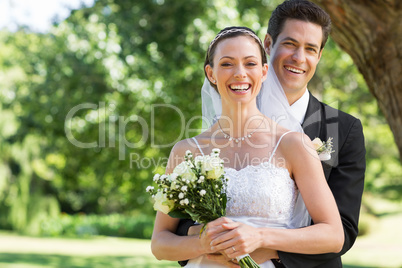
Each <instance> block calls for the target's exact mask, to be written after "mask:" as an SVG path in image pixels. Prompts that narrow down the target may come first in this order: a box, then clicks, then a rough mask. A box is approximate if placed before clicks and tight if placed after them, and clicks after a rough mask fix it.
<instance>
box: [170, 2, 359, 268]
mask: <svg viewBox="0 0 402 268" xmlns="http://www.w3.org/2000/svg"><path fill="white" fill-rule="evenodd" d="M330 27H331V19H330V17H329V15H328V14H327V13H326V12H325V11H324V10H322V9H321V8H320V7H319V6H317V5H315V4H313V3H311V2H309V1H307V0H286V1H285V2H283V3H282V4H280V5H279V6H278V7H277V8H276V9H275V10H274V12H273V13H272V16H271V18H270V20H269V24H268V33H267V35H266V36H265V40H264V45H265V49H266V51H267V53H268V55H270V61H271V64H272V67H273V68H274V70H275V73H276V75H277V76H278V79H279V81H280V82H281V85H282V87H283V89H284V91H285V94H286V97H287V99H288V101H289V104H290V105H291V110H292V113H293V114H294V115H295V116H296V117H297V119H298V120H299V121H300V123H301V124H302V126H303V129H304V132H305V133H306V134H307V135H308V136H309V137H310V138H311V139H314V138H316V137H319V138H320V139H321V140H323V141H324V140H325V141H326V140H327V139H328V138H330V137H332V138H333V144H334V147H333V149H334V150H335V152H334V153H332V157H331V159H330V160H328V161H325V162H322V166H323V169H324V173H325V177H326V179H327V182H328V185H329V187H330V189H331V191H332V193H333V195H334V197H335V200H336V202H337V205H338V209H339V212H340V215H341V219H342V224H343V228H344V233H345V242H344V246H343V249H342V251H341V252H339V253H329V254H317V255H308V254H295V253H288V252H277V256H276V257H277V259H275V260H273V262H274V264H275V266H276V267H292V268H293V267H294V268H298V267H303V268H305V267H306V268H307V267H322V268H324V267H325V268H339V267H342V262H341V258H340V256H341V255H343V254H344V253H345V252H346V251H348V250H349V249H350V248H351V247H352V245H353V243H354V242H355V239H356V237H357V234H358V220H359V212H360V205H361V197H362V194H363V187H364V172H365V147H364V137H363V131H362V125H361V123H360V120H358V119H356V118H354V117H353V116H351V115H349V114H346V113H344V112H341V111H339V110H336V109H334V108H331V107H329V106H327V105H326V104H324V103H321V102H320V101H318V100H317V99H316V98H315V97H314V96H313V95H311V93H310V92H309V91H308V90H307V84H308V82H309V81H310V80H311V78H312V77H313V75H314V73H315V70H316V67H317V64H318V62H319V60H320V58H321V55H322V51H323V48H324V46H325V43H326V41H327V39H328V35H329V32H330ZM191 224H192V223H191V222H185V221H181V222H180V224H179V227H178V229H177V234H179V235H187V233H188V229H189V227H190V226H191ZM313 224H314V223H313Z"/></svg>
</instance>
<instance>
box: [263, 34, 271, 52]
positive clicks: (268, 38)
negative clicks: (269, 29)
mask: <svg viewBox="0 0 402 268" xmlns="http://www.w3.org/2000/svg"><path fill="white" fill-rule="evenodd" d="M271 48H272V37H271V35H270V34H269V33H267V34H266V35H265V38H264V49H265V52H267V54H268V55H269V56H271Z"/></svg>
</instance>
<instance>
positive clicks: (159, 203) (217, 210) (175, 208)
mask: <svg viewBox="0 0 402 268" xmlns="http://www.w3.org/2000/svg"><path fill="white" fill-rule="evenodd" d="M219 153H220V151H219V149H214V150H213V151H212V153H211V154H210V155H205V156H197V157H195V158H193V155H192V153H191V152H190V151H187V152H186V155H185V157H184V158H185V161H183V162H182V163H180V164H179V165H178V166H176V167H175V168H174V170H173V173H172V174H169V175H160V174H155V176H154V182H155V183H157V185H158V188H157V189H155V188H154V187H153V186H148V187H147V192H149V193H150V194H151V195H152V198H153V199H154V201H155V203H154V209H155V210H159V211H161V212H163V213H165V214H168V215H169V216H171V217H173V218H182V219H192V220H194V221H197V222H199V223H204V224H206V223H208V222H210V221H213V220H215V219H217V218H219V217H222V216H225V214H226V203H227V195H226V187H227V178H226V177H225V176H224V168H223V160H222V159H221V158H220V157H219Z"/></svg>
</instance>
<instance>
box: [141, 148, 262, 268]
mask: <svg viewBox="0 0 402 268" xmlns="http://www.w3.org/2000/svg"><path fill="white" fill-rule="evenodd" d="M219 153H220V150H219V149H213V150H212V153H211V154H210V155H204V156H197V157H195V158H193V155H192V153H191V152H190V151H186V155H185V157H184V159H185V160H184V161H183V162H182V163H180V164H179V165H178V166H176V167H175V168H174V170H173V173H172V174H168V175H160V174H155V175H154V178H153V180H154V182H155V183H156V184H157V185H158V187H157V189H155V187H153V186H148V187H147V189H146V191H147V192H148V193H150V194H151V196H152V198H153V199H154V201H155V203H154V209H155V210H158V211H161V212H163V213H165V214H168V215H169V216H171V217H173V218H181V219H192V220H193V221H196V222H198V223H201V224H204V227H205V226H206V224H207V223H208V222H210V221H213V220H216V219H218V218H220V217H223V216H225V215H226V203H227V195H226V188H227V182H228V179H227V178H226V177H225V174H224V167H223V160H222V159H221V158H220V157H219ZM204 227H203V228H202V230H201V232H202V231H203V230H204ZM241 257H242V258H241V259H240V260H239V259H238V260H239V264H240V267H243V268H250V267H260V266H258V264H256V263H255V262H254V260H253V259H252V258H251V257H250V256H249V255H248V254H247V255H245V256H241Z"/></svg>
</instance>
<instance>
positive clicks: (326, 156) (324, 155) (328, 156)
mask: <svg viewBox="0 0 402 268" xmlns="http://www.w3.org/2000/svg"><path fill="white" fill-rule="evenodd" d="M318 157H319V158H320V161H328V160H330V159H331V154H330V153H329V152H322V153H320V154H319V155H318Z"/></svg>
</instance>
